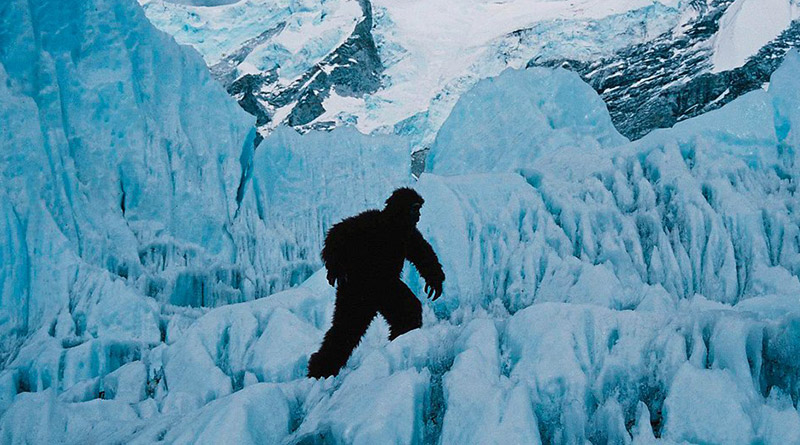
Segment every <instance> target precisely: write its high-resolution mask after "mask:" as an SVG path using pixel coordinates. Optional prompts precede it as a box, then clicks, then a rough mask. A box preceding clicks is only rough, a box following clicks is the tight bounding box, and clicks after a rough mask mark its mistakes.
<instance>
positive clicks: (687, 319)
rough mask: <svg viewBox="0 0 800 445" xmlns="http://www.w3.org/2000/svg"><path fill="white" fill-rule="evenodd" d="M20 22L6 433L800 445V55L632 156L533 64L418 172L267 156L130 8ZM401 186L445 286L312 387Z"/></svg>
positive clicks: (398, 157) (8, 147)
mask: <svg viewBox="0 0 800 445" xmlns="http://www.w3.org/2000/svg"><path fill="white" fill-rule="evenodd" d="M211 3H214V4H216V3H220V2H211ZM223 3H224V2H223ZM293 4H294V3H293ZM236 5H238V4H234V5H229V7H231V8H233V7H235V6H236ZM520 5H521V3H520ZM300 6H302V5H300ZM417 6H418V7H420V8H422V7H423V6H424V7H431V6H426V5H423V4H422V3H420V4H418V5H417ZM473 6H474V5H472V6H470V7H473ZM479 6H480V7H491V6H487V5H485V4H483V3H480V5H479ZM557 6H558V4H553V5H550V7H553V8H555V7H557ZM612 6H613V5H611V6H609V8H611V7H612ZM474 7H478V6H474ZM65 24H69V25H65ZM0 25H1V26H2V27H0V29H2V31H0V128H2V129H3V132H2V134H0V141H2V142H0V144H2V146H1V149H0V178H2V181H0V237H2V243H0V260H1V261H0V263H2V268H0V292H1V293H0V336H1V337H0V339H2V342H0V442H2V443H11V444H17V443H19V444H22V443H76V444H78V443H143V444H149V443H155V442H166V443H243V444H246V443H303V444H315V443H348V444H349V443H357V444H374V443H442V444H462V443H475V444H485V443H503V444H506V443H525V444H529V443H548V444H551V443H557V444H560V443H587V441H588V442H590V443H596V444H601V443H614V444H617V443H626V444H627V443H635V444H650V443H663V444H673V443H704V444H708V443H711V444H731V443H742V444H748V443H764V444H784V443H798V442H800V413H798V408H797V401H798V399H799V398H800V380H798V379H800V279H798V277H800V199H799V198H798V192H797V184H798V180H800V159H798V157H799V156H800V130H799V129H800V78H798V77H797V73H798V72H800V54H798V53H797V52H792V53H790V54H789V55H788V56H787V57H786V60H785V61H784V63H783V66H782V67H781V68H780V69H779V70H778V71H776V72H775V73H774V74H773V76H772V78H771V81H770V84H769V87H768V88H767V89H766V90H757V91H754V92H751V93H748V94H746V95H744V96H742V97H740V98H738V99H736V100H734V101H733V102H731V103H729V104H727V105H726V106H724V107H722V108H720V109H718V110H716V111H713V112H710V113H707V114H705V115H702V116H699V117H697V118H693V119H689V120H686V121H684V122H681V123H679V124H677V125H676V126H675V127H673V128H671V129H665V130H658V131H655V132H653V133H651V134H649V135H648V136H646V137H644V138H642V139H640V140H638V141H635V142H629V141H627V140H626V139H625V138H624V137H623V136H621V135H620V134H619V133H618V132H617V131H616V130H615V129H614V127H613V125H612V124H611V120H610V117H609V115H608V112H607V110H606V107H605V105H604V104H603V102H602V100H601V99H600V98H599V97H597V95H596V94H595V93H594V91H593V90H592V89H591V88H590V87H589V86H588V85H585V84H583V83H582V82H581V81H580V79H579V77H578V76H577V75H576V74H574V73H570V72H567V71H564V70H561V69H557V70H549V69H542V68H537V69H529V70H522V71H519V70H507V71H504V72H502V73H501V74H499V75H498V76H496V77H491V78H488V79H485V80H482V81H480V82H478V83H477V85H475V86H474V88H472V89H470V90H469V92H467V93H466V94H464V95H463V96H462V97H460V99H459V100H458V102H457V103H455V104H454V106H453V110H452V113H449V116H448V117H447V119H446V120H445V121H444V122H443V124H442V126H441V129H440V130H439V131H437V132H436V134H435V137H434V139H433V143H432V145H431V151H430V156H429V158H428V164H427V166H426V171H425V173H423V174H422V175H421V176H420V177H419V179H418V180H415V179H414V178H413V177H412V175H411V171H410V159H409V154H410V152H411V150H412V148H413V146H414V141H413V140H412V138H410V137H408V136H402V135H364V134H361V133H359V132H358V131H356V130H355V129H354V128H340V129H337V130H335V131H332V132H316V131H312V132H309V133H307V134H305V135H300V134H298V133H296V132H295V131H294V130H292V129H289V128H284V127H281V128H278V129H277V130H276V131H275V132H274V133H273V134H272V135H270V137H268V138H266V139H265V140H264V141H263V142H262V143H261V144H260V145H259V146H258V148H257V149H255V150H254V149H253V140H254V138H255V131H254V128H253V124H254V122H253V119H252V118H251V117H250V116H248V115H247V114H246V113H244V112H243V111H242V110H241V109H240V108H239V107H238V106H237V104H236V103H235V101H234V100H233V99H232V98H230V97H229V96H228V95H227V94H226V93H225V91H224V90H223V89H222V87H221V86H220V85H219V84H217V83H216V82H215V81H214V80H213V79H212V78H211V77H210V75H209V73H208V70H207V68H206V66H205V63H204V61H203V59H202V58H201V57H200V56H199V55H198V54H197V53H196V52H195V51H194V50H193V49H191V48H190V47H187V46H180V45H178V44H176V43H175V41H174V40H173V39H172V37H169V36H168V35H167V34H165V33H163V32H161V31H158V30H157V29H156V28H155V27H153V26H152V25H151V24H150V22H149V21H148V20H147V18H146V17H145V15H144V13H143V11H142V9H141V7H140V6H139V5H138V4H137V3H135V2H134V1H133V0H87V1H86V2H85V3H82V4H81V3H75V4H70V5H64V4H62V2H55V1H54V0H33V1H21V0H11V2H10V3H9V4H8V5H7V6H5V7H3V8H0ZM477 37H478V36H476V38H477ZM403 185H412V186H413V187H415V188H416V189H417V190H418V191H419V192H420V193H421V194H422V196H423V197H424V198H425V201H426V203H425V206H424V207H423V209H422V218H421V220H420V230H421V231H422V232H423V234H424V235H425V237H426V238H427V239H428V240H429V241H430V242H431V244H432V245H433V247H434V249H435V250H436V252H437V254H438V255H439V258H440V260H441V262H442V264H443V266H444V269H445V273H446V274H447V280H446V281H445V288H444V294H443V296H442V297H441V298H440V299H438V300H437V301H436V302H429V301H426V302H424V303H423V308H424V309H423V310H424V313H423V327H422V328H421V329H418V330H414V331H412V332H409V333H407V334H405V335H403V336H401V337H399V338H398V339H396V340H395V341H393V342H389V341H388V340H387V336H388V326H387V325H386V323H385V321H384V320H382V319H380V318H378V319H376V320H375V321H374V322H373V324H372V325H371V326H370V328H369V330H368V332H367V334H366V335H365V337H364V339H363V341H362V343H361V345H360V346H359V347H358V348H357V349H356V351H355V352H354V354H353V356H352V357H351V359H350V361H349V362H348V365H347V366H346V367H345V368H344V369H343V370H342V372H341V373H340V375H339V376H337V377H335V378H330V379H325V380H311V379H307V378H305V373H306V365H307V360H308V357H309V355H310V354H311V353H312V352H314V351H315V350H316V349H317V347H318V345H319V343H320V341H321V339H322V335H323V334H324V332H325V330H326V329H327V328H328V327H329V325H330V317H331V315H332V311H333V302H334V294H335V291H334V289H333V288H331V287H330V286H329V285H328V284H327V282H326V280H325V272H324V271H323V270H321V269H320V268H321V262H320V259H319V250H320V248H321V243H322V239H323V236H324V233H325V231H326V230H327V228H328V227H330V226H331V225H332V224H334V223H336V222H337V221H338V220H340V219H341V218H342V217H345V216H349V215H352V214H354V213H356V212H359V211H361V210H364V209H367V208H374V207H378V206H380V205H381V203H382V201H383V199H385V198H386V197H387V196H388V195H389V193H390V192H391V190H392V189H394V188H396V187H399V186H403ZM404 279H405V281H406V282H407V283H409V285H410V287H411V288H412V289H413V290H414V291H415V292H416V293H417V295H420V296H421V295H423V293H422V287H423V285H424V283H423V282H422V280H421V279H420V277H419V276H418V275H417V273H416V272H415V271H414V270H413V268H412V267H408V268H406V270H405V271H404Z"/></svg>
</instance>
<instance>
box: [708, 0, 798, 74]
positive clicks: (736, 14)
mask: <svg viewBox="0 0 800 445" xmlns="http://www.w3.org/2000/svg"><path fill="white" fill-rule="evenodd" d="M798 18H800V5H798V4H797V3H796V2H793V1H791V0H768V1H754V0H736V1H734V2H733V3H732V4H731V6H730V7H729V8H728V9H727V10H726V11H725V14H724V15H723V16H722V18H721V19H720V29H719V32H717V35H716V36H715V37H714V54H713V56H712V58H711V62H712V63H713V66H714V67H713V69H712V70H711V72H714V73H717V72H721V71H727V70H730V69H733V68H737V67H740V66H742V65H744V63H745V62H746V61H747V59H748V58H750V57H751V56H753V55H755V54H756V53H757V52H758V50H759V49H761V47H763V46H764V45H766V44H767V43H769V42H770V41H771V40H773V39H775V38H776V37H778V35H780V33H781V32H782V31H783V30H785V29H786V28H788V27H789V25H790V24H791V23H792V21H793V20H796V19H798Z"/></svg>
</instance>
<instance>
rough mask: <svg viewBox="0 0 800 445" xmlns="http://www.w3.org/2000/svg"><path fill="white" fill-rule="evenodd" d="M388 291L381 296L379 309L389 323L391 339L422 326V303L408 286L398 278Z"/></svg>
mask: <svg viewBox="0 0 800 445" xmlns="http://www.w3.org/2000/svg"><path fill="white" fill-rule="evenodd" d="M386 292H387V295H382V296H381V298H380V301H381V302H380V308H379V310H380V312H381V315H383V318H385V319H386V321H387V322H388V323H389V339H390V340H394V339H395V338H397V337H398V336H400V335H403V334H405V333H406V332H408V331H410V330H412V329H416V328H418V327H420V326H422V304H420V302H419V300H418V299H417V297H416V296H415V295H414V293H413V292H411V289H409V288H408V286H406V285H405V284H404V283H403V282H402V281H400V280H397V281H396V282H395V283H392V284H391V285H390V286H388V287H387V291H386Z"/></svg>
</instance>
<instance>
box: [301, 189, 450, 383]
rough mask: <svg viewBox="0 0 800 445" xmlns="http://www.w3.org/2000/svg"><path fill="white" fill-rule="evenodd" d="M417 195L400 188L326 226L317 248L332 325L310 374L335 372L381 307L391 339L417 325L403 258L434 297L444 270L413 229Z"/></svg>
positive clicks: (415, 304) (418, 314)
mask: <svg viewBox="0 0 800 445" xmlns="http://www.w3.org/2000/svg"><path fill="white" fill-rule="evenodd" d="M423 203H424V200H423V199H422V197H421V196H419V194H418V193H417V192H415V191H414V190H412V189H410V188H405V187H404V188H400V189H397V190H395V191H394V192H393V193H392V196H390V197H389V199H387V200H386V207H384V209H383V210H381V211H378V210H368V211H366V212H363V213H360V214H358V215H356V216H353V217H350V218H347V219H345V220H343V221H341V222H340V223H338V224H336V225H334V226H333V227H331V229H330V230H329V231H328V235H327V237H326V238H325V247H324V248H323V249H322V261H323V262H324V263H325V267H326V268H327V269H328V282H329V283H330V284H331V286H333V285H334V284H335V283H337V284H338V286H337V289H336V307H335V309H334V312H333V325H332V326H331V328H330V330H328V332H327V333H326V334H325V339H324V340H323V342H322V346H321V347H320V349H319V351H317V352H316V353H315V354H313V355H312V356H311V358H310V360H309V362H308V376H309V377H328V376H331V375H336V374H338V372H339V369H341V367H342V366H344V365H345V363H347V359H348V357H350V353H352V352H353V349H355V347H356V346H358V343H359V342H360V341H361V336H362V335H363V334H364V332H365V331H366V330H367V327H368V326H369V324H370V322H371V321H372V319H373V318H374V317H375V315H377V313H379V312H380V314H381V315H383V317H384V318H385V319H386V321H387V322H388V323H389V329H390V336H389V338H390V339H392V340H393V339H395V338H396V337H397V336H399V335H401V334H404V333H406V332H408V331H410V330H412V329H416V328H418V327H420V326H422V305H421V304H420V302H419V300H418V299H417V297H416V296H415V295H414V293H413V292H411V290H409V289H408V287H407V286H406V285H405V284H404V283H403V282H402V281H400V273H401V272H402V270H403V263H404V262H405V260H409V261H411V263H412V264H414V266H415V267H416V268H417V270H418V271H419V273H420V275H422V277H423V278H424V279H425V283H426V286H425V290H426V292H427V293H428V296H429V297H433V299H434V300H435V299H436V298H438V297H439V295H441V293H442V282H443V281H444V272H443V271H442V266H441V264H439V260H438V258H437V257H436V253H434V251H433V248H431V245H430V244H428V242H427V241H425V239H424V238H423V237H422V234H421V233H419V230H417V227H416V225H417V222H418V221H419V211H420V207H421V206H422V204H423Z"/></svg>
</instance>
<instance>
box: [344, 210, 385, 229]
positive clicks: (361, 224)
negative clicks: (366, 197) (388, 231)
mask: <svg viewBox="0 0 800 445" xmlns="http://www.w3.org/2000/svg"><path fill="white" fill-rule="evenodd" d="M380 220H381V212H380V210H374V209H373V210H366V211H364V212H361V213H359V214H358V215H355V216H351V217H348V218H345V219H343V220H342V221H340V222H338V223H336V224H335V225H334V226H333V228H334V229H337V230H346V231H350V230H353V231H358V230H367V229H370V228H373V227H375V226H377V225H378V224H380Z"/></svg>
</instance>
